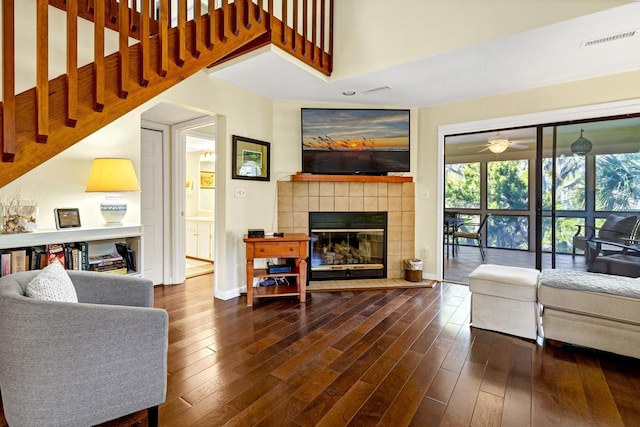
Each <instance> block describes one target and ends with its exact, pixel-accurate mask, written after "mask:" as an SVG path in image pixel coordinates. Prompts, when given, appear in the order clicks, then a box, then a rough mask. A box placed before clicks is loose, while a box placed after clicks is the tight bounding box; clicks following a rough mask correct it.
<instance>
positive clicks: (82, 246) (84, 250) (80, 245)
mask: <svg viewBox="0 0 640 427" xmlns="http://www.w3.org/2000/svg"><path fill="white" fill-rule="evenodd" d="M75 246H76V248H77V249H78V251H79V252H80V255H79V257H80V270H88V269H89V243H87V242H76V243H75Z"/></svg>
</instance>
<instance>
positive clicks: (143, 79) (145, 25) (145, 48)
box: [140, 0, 153, 87]
mask: <svg viewBox="0 0 640 427" xmlns="http://www.w3.org/2000/svg"><path fill="white" fill-rule="evenodd" d="M152 1H153V0H142V4H141V5H140V6H141V9H140V54H141V55H142V66H141V67H140V86H142V87H147V86H149V74H150V73H151V70H150V68H151V67H150V65H149V55H150V50H149V20H150V19H151V14H150V12H151V7H150V2H152Z"/></svg>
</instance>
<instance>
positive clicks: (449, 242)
mask: <svg viewBox="0 0 640 427" xmlns="http://www.w3.org/2000/svg"><path fill="white" fill-rule="evenodd" d="M460 224H461V220H460V212H452V211H445V212H444V239H443V244H444V245H445V247H446V250H447V258H449V246H452V248H451V254H452V256H454V257H455V256H456V252H455V247H453V233H454V232H455V231H456V230H457V228H458V226H459V225H460Z"/></svg>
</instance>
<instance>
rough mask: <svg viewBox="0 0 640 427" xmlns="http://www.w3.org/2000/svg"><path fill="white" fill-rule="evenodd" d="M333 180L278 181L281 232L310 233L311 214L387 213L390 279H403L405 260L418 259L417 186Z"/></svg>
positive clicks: (404, 183)
mask: <svg viewBox="0 0 640 427" xmlns="http://www.w3.org/2000/svg"><path fill="white" fill-rule="evenodd" d="M384 178H385V177H380V178H378V179H380V180H384ZM330 179H331V178H328V177H323V180H322V181H306V180H305V181H279V182H278V231H280V232H284V233H309V212H387V233H386V236H387V245H386V249H387V250H386V258H387V259H386V260H387V262H386V269H387V277H388V278H402V277H404V265H403V260H404V259H407V258H414V257H415V184H414V183H413V182H348V181H343V180H339V181H330ZM369 179H370V180H372V181H374V180H376V179H377V178H376V177H369Z"/></svg>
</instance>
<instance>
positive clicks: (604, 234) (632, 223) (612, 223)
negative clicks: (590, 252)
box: [572, 214, 638, 257]
mask: <svg viewBox="0 0 640 427" xmlns="http://www.w3.org/2000/svg"><path fill="white" fill-rule="evenodd" d="M576 227H578V230H577V231H576V234H575V235H574V236H573V253H572V256H574V257H575V256H576V249H582V250H583V251H584V252H585V254H586V252H587V242H588V241H589V240H593V239H598V240H600V241H602V242H614V243H622V244H625V243H628V240H629V239H631V238H633V236H634V234H635V233H636V230H637V228H638V217H637V216H635V215H617V214H611V215H609V216H607V219H606V220H605V222H604V224H602V227H599V228H598V227H592V226H589V225H585V226H582V225H577V226H576ZM583 227H584V229H585V230H584V231H585V234H584V236H583V235H581V232H582V228H583Z"/></svg>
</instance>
